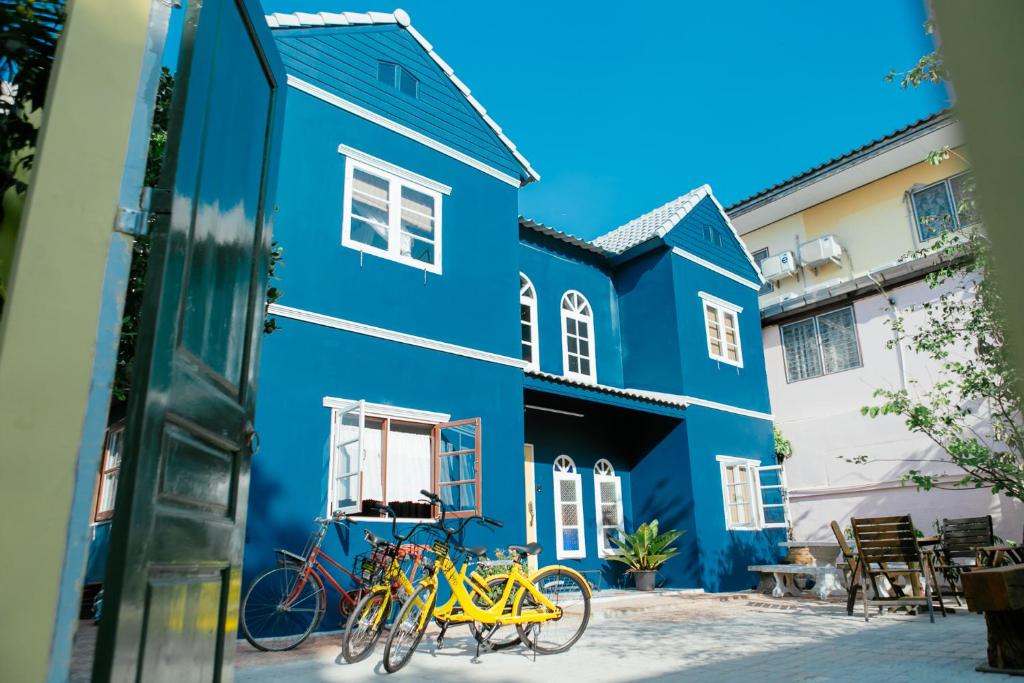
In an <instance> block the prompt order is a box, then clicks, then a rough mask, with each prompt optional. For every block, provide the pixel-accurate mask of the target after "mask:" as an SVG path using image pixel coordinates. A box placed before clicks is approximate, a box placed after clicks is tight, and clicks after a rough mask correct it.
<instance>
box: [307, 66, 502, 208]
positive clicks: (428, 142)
mask: <svg viewBox="0 0 1024 683" xmlns="http://www.w3.org/2000/svg"><path fill="white" fill-rule="evenodd" d="M288 85H290V86H291V87H293V88H295V89H296V90H300V91H302V92H304V93H306V94H307V95H311V96H313V97H315V98H317V99H318V100H321V101H323V102H326V103H328V104H331V105H333V106H335V107H338V108H339V109H343V110H345V111H347V112H349V113H350V114H355V115H356V116H358V117H360V118H363V119H366V120H367V121H369V122H371V123H375V124H377V125H378V126H381V127H382V128H387V129H388V130H390V131H392V132H395V133H398V134H399V135H403V136H405V137H407V138H409V139H410V140H415V141H416V142H418V143H420V144H422V145H425V146H426V147H429V148H430V149H432V150H434V151H436V152H440V153H441V154H444V155H445V156H449V157H451V158H452V159H455V160H456V161H461V162H462V163H464V164H466V165H467V166H471V167H473V168H475V169H476V170H478V171H481V172H483V173H486V174H487V175H489V176H491V177H492V178H497V179H498V180H500V181H501V182H503V183H507V184H509V185H511V186H512V187H516V188H518V187H521V186H522V183H521V182H519V179H518V178H513V177H512V176H510V175H509V174H507V173H505V172H503V171H499V170H498V169H496V168H494V167H493V166H488V165H487V164H485V163H483V162H482V161H479V160H478V159H474V158H473V157H471V156H469V155H468V154H465V153H463V152H460V151H459V150H457V149H454V148H452V147H449V146H448V145H446V144H444V143H443V142H438V141H437V140H435V139H433V138H431V137H429V136H426V135H424V134H423V133H420V132H419V131H416V130H413V129H412V128H409V127H407V126H403V125H402V124H400V123H398V122H396V121H392V120H391V119H389V118H387V117H385V116H381V115H380V114H378V113H376V112H373V111H370V110H369V109H366V108H365V107H361V106H359V105H358V104H356V103H355V102H349V101H348V100H346V99H345V98H343V97H338V96H337V95H335V94H334V93H332V92H328V91H326V90H324V89H323V88H320V87H317V86H315V85H313V84H312V83H307V82H306V81H304V80H302V79H301V78H297V77H295V76H292V75H291V74H288Z"/></svg>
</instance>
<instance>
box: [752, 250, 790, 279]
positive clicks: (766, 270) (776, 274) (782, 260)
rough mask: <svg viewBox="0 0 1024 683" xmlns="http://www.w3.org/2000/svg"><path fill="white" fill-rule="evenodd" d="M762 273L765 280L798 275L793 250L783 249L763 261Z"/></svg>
mask: <svg viewBox="0 0 1024 683" xmlns="http://www.w3.org/2000/svg"><path fill="white" fill-rule="evenodd" d="M761 275H764V279H765V280H770V281H771V282H777V281H778V280H782V279H785V278H787V277H789V276H790V275H796V256H795V255H794V254H793V252H791V251H782V252H779V253H778V254H775V255H774V256H769V257H768V258H766V259H764V260H763V261H761Z"/></svg>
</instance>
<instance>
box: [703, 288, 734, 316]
mask: <svg viewBox="0 0 1024 683" xmlns="http://www.w3.org/2000/svg"><path fill="white" fill-rule="evenodd" d="M697 296H699V297H700V298H701V299H703V300H704V301H707V302H708V303H709V304H712V305H714V306H718V307H719V308H724V309H726V310H729V311H732V312H734V313H742V312H743V307H742V306H737V305H736V304H734V303H731V302H729V301H726V300H725V299H720V298H718V297H717V296H715V295H714V294H708V293H707V292H697Z"/></svg>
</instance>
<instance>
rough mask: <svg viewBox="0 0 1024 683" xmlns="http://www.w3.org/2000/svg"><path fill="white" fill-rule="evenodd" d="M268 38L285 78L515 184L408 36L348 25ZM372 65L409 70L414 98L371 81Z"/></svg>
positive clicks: (503, 159)
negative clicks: (416, 82)
mask: <svg viewBox="0 0 1024 683" xmlns="http://www.w3.org/2000/svg"><path fill="white" fill-rule="evenodd" d="M273 35H274V39H275V41H276V42H277V46H278V49H279V50H280V52H281V58H282V61H283V62H284V65H285V69H286V70H287V72H288V73H289V74H290V75H294V76H296V77H298V78H300V79H302V80H303V81H306V82H307V83H311V84H313V85H315V86H317V87H319V88H322V89H324V90H327V91H328V92H331V93H333V94H335V95H338V96H340V97H342V98H344V99H346V100H348V101H350V102H352V103H354V104H356V105H358V106H360V107H364V108H366V109H369V110H370V111H372V112H374V113H376V114H380V115H382V116H385V117H387V118H388V119H390V120H392V121H395V122H397V123H400V124H402V125H403V126H406V127H408V128H411V129H413V130H415V131H417V132H419V133H422V134H424V135H426V136H428V137H430V138H432V139H434V140H438V141H439V142H442V143H444V144H446V145H448V146H449V147H452V148H454V149H457V150H458V151H460V152H463V153H464V154H467V155H469V156H471V157H473V158H475V159H478V160H480V161H482V162H484V163H486V164H488V165H489V166H493V167H494V168H496V169H498V170H500V171H503V172H504V173H507V174H508V175H510V176H512V177H514V178H517V177H520V174H521V173H522V171H521V168H520V166H519V164H518V162H517V161H516V160H515V158H514V157H513V156H512V154H511V153H510V152H509V151H508V148H506V147H505V145H504V144H503V143H502V142H501V141H500V140H499V139H498V137H497V136H496V135H495V134H494V131H493V130H491V129H490V127H489V126H488V125H487V124H486V122H485V121H484V120H483V119H482V118H481V117H480V115H479V114H478V113H477V112H476V111H475V110H474V109H473V108H472V106H471V105H470V104H469V103H468V102H467V101H466V98H465V96H464V95H463V94H462V93H461V92H459V90H458V89H457V88H456V87H455V85H454V84H453V83H452V82H451V80H450V79H449V78H448V77H447V76H446V75H445V74H444V72H442V71H441V69H440V68H438V66H437V64H436V63H435V62H434V60H433V59H431V58H430V57H429V56H428V55H427V54H426V53H425V52H424V51H423V48H422V47H420V45H419V44H418V43H417V42H416V41H415V39H413V37H412V36H410V35H409V33H408V31H405V30H404V29H401V28H399V27H398V26H395V25H390V26H350V27H318V28H304V29H281V30H275V31H274V32H273ZM379 60H386V61H390V62H394V63H398V64H401V65H402V66H404V67H406V68H407V69H409V70H410V71H411V72H412V73H413V75H415V76H416V78H417V79H418V80H419V98H418V99H415V98H412V97H410V96H408V95H405V94H403V93H401V92H399V91H398V90H396V89H395V88H393V87H391V86H388V85H385V84H383V83H381V82H380V81H378V80H377V63H378V61H379Z"/></svg>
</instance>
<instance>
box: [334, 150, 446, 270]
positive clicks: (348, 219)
mask: <svg viewBox="0 0 1024 683" xmlns="http://www.w3.org/2000/svg"><path fill="white" fill-rule="evenodd" d="M338 151H339V152H341V153H342V154H344V155H345V190H344V194H343V199H342V201H343V202H344V206H343V210H342V219H341V244H342V246H345V247H348V248H350V249H355V250H356V251H359V252H362V253H366V254H373V255H374V256H380V257H381V258H386V259H388V260H390V261H396V262H398V263H402V264H404V265H407V266H412V267H413V268H417V269H420V270H425V271H427V272H429V273H435V274H437V275H441V272H442V268H441V264H442V249H441V245H442V234H443V230H442V227H443V206H442V204H443V202H442V195H445V194H450V193H451V188H450V187H448V186H446V185H442V184H441V183H438V182H437V181H434V180H431V179H429V178H426V177H424V176H421V175H419V174H417V173H413V172H412V171H408V170H406V169H404V168H401V167H399V166H395V165H394V164H391V163H388V162H386V161H383V160H381V159H377V158H376V157H372V156H370V155H369V154H366V153H364V152H360V151H359V150H356V149H353V148H351V147H346V146H344V145H341V146H339V148H338ZM357 169H358V170H360V171H363V172H364V173H369V174H370V175H373V176H376V177H378V178H381V179H383V180H386V181H387V182H388V248H387V249H379V248H377V247H374V246H371V245H369V244H365V243H363V242H359V241H357V240H354V239H352V185H353V173H354V172H355V171H356V170H357ZM403 187H405V188H409V189H410V190H415V191H416V192H420V193H423V194H425V195H427V196H429V197H431V198H432V199H433V200H434V240H433V241H434V262H433V263H426V262H424V261H419V260H417V259H414V258H412V257H410V256H403V255H402V253H401V248H402V228H401V224H402V200H401V197H402V188H403Z"/></svg>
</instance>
